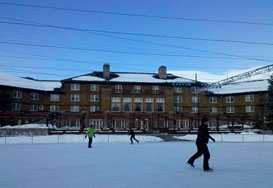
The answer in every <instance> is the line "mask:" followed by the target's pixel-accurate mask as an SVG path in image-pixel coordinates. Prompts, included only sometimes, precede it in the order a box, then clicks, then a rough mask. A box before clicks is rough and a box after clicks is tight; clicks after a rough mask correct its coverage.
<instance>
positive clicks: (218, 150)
mask: <svg viewBox="0 0 273 188" xmlns="http://www.w3.org/2000/svg"><path fill="white" fill-rule="evenodd" d="M208 146H209V149H210V153H211V160H210V166H211V167H212V168H214V170H215V172H213V173H210V172H203V171H202V161H203V160H202V158H199V159H198V160H197V161H196V163H195V168H191V167H189V166H188V165H186V164H185V162H186V161H187V159H188V158H189V157H190V156H191V155H192V154H193V153H194V152H195V151H196V147H195V143H194V142H157V143H155V142H153V143H151V142H146V143H143V142H142V143H140V144H133V145H130V144H127V143H110V144H106V143H93V148H92V149H88V148H87V143H74V144H33V145H29V144H14V145H1V146H0V153H1V155H0V161H1V162H0V169H1V170H0V187H3V188H19V187H20V188H21V187H27V188H37V187H39V188H48V187H59V188H64V187H65V188H85V187H89V188H178V187H185V188H191V187H193V188H194V187H202V188H219V187H221V188H230V187H236V188H257V187H259V188H272V187H273V178H272V174H273V157H272V156H273V149H272V148H273V144H272V143H209V145H208Z"/></svg>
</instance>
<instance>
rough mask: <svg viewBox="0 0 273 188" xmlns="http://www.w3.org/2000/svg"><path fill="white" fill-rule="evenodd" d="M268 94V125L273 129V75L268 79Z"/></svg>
mask: <svg viewBox="0 0 273 188" xmlns="http://www.w3.org/2000/svg"><path fill="white" fill-rule="evenodd" d="M268 83H269V86H268V95H267V102H266V110H267V116H266V120H267V124H266V125H267V127H268V128H269V129H271V130H273V75H272V76H271V77H270V79H269V80H268Z"/></svg>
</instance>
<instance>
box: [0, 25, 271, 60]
mask: <svg viewBox="0 0 273 188" xmlns="http://www.w3.org/2000/svg"><path fill="white" fill-rule="evenodd" d="M0 23H6V24H16V25H25V26H34V27H50V28H56V29H67V30H73V31H80V32H84V33H90V34H94V35H99V36H104V37H110V38H116V39H122V40H129V41H134V42H141V43H145V44H153V45H158V46H166V47H172V48H178V49H184V50H190V51H197V52H203V53H210V54H217V55H224V56H230V57H239V58H243V59H248V60H256V61H267V62H271V61H272V60H268V59H261V58H252V57H246V56H242V55H235V54H229V53H222V52H215V51H209V50H202V49H196V48H189V47H183V46H177V45H170V44H162V43H157V42H150V41H144V40H137V39H131V38H125V37H118V36H113V35H106V34H101V33H98V32H90V30H88V29H78V28H71V27H62V26H53V25H45V24H28V23H15V22H0ZM102 51H104V52H107V51H108V52H110V51H111V50H101V52H102ZM112 52H113V50H112ZM116 53H124V52H121V51H119V52H118V51H116ZM131 53H133V54H138V53H134V52H131ZM144 54H145V53H142V55H144ZM146 55H152V54H149V53H146ZM154 55H162V54H156V53H155V54H154ZM167 56H173V55H167Z"/></svg>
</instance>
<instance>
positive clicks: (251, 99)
mask: <svg viewBox="0 0 273 188" xmlns="http://www.w3.org/2000/svg"><path fill="white" fill-rule="evenodd" d="M253 101H254V95H253V94H250V95H245V102H253Z"/></svg>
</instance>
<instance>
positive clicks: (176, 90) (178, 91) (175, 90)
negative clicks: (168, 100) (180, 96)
mask: <svg viewBox="0 0 273 188" xmlns="http://www.w3.org/2000/svg"><path fill="white" fill-rule="evenodd" d="M174 92H175V93H182V87H174Z"/></svg>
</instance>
